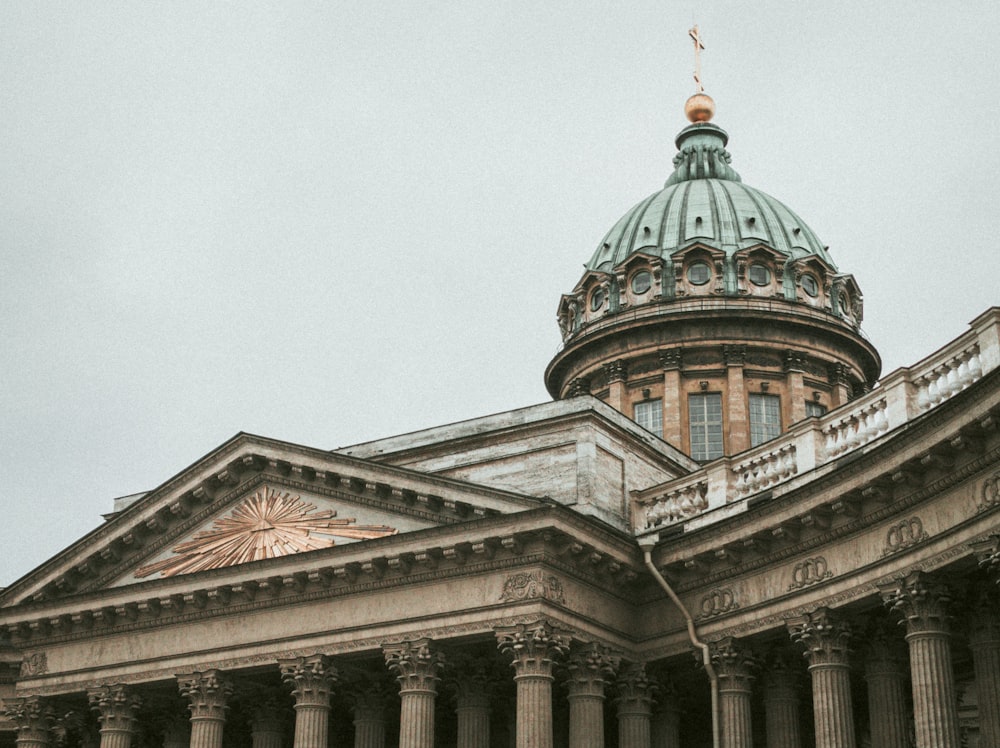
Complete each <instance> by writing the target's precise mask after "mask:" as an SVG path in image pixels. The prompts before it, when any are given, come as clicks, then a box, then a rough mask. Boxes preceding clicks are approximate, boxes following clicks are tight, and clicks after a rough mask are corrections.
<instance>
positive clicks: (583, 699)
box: [566, 644, 615, 748]
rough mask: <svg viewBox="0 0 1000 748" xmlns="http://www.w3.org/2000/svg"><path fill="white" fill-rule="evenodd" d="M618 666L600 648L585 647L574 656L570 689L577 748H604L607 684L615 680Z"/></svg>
mask: <svg viewBox="0 0 1000 748" xmlns="http://www.w3.org/2000/svg"><path fill="white" fill-rule="evenodd" d="M614 666H615V663H614V662H613V660H612V658H611V657H610V655H609V654H608V652H607V650H606V649H605V648H604V647H602V646H600V645H599V644H584V645H581V646H580V647H579V648H577V649H575V650H574V651H573V652H572V653H571V655H570V658H569V662H568V663H567V670H568V671H569V678H568V680H567V681H566V686H567V689H568V690H569V695H568V697H567V699H568V701H569V744H570V745H571V746H573V748H604V684H605V683H607V682H608V680H609V679H610V678H611V677H613V675H614Z"/></svg>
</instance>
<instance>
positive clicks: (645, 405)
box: [634, 399, 663, 439]
mask: <svg viewBox="0 0 1000 748" xmlns="http://www.w3.org/2000/svg"><path fill="white" fill-rule="evenodd" d="M634 420H635V422H636V423H638V424H639V425H640V426H642V427H643V428H644V429H646V431H649V432H650V433H652V434H656V435H657V436H659V437H660V438H661V439H662V438H663V401H662V400H659V399H657V400H644V401H643V402H641V403H636V404H635V419H634Z"/></svg>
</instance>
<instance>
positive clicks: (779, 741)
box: [764, 671, 802, 748]
mask: <svg viewBox="0 0 1000 748" xmlns="http://www.w3.org/2000/svg"><path fill="white" fill-rule="evenodd" d="M764 726H765V732H766V734H767V748H802V731H801V729H800V726H799V694H798V689H797V687H796V682H795V677H794V675H793V674H792V673H791V672H788V671H779V672H777V673H775V672H769V673H768V682H767V686H766V688H765V689H764Z"/></svg>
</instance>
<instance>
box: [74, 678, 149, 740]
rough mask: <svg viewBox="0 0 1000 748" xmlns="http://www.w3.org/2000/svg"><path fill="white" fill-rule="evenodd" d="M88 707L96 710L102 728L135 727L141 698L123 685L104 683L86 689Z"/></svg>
mask: <svg viewBox="0 0 1000 748" xmlns="http://www.w3.org/2000/svg"><path fill="white" fill-rule="evenodd" d="M87 700H88V701H89V702H90V708H91V709H93V710H94V711H95V712H97V720H98V721H99V722H100V723H101V729H103V730H123V731H128V732H131V731H132V730H133V729H135V723H136V715H137V713H138V711H139V707H140V706H142V700H141V699H140V698H139V696H138V695H137V694H135V693H133V692H132V691H131V690H130V689H129V688H127V687H126V686H124V685H121V684H116V685H106V686H98V687H97V688H91V689H90V690H88V691H87Z"/></svg>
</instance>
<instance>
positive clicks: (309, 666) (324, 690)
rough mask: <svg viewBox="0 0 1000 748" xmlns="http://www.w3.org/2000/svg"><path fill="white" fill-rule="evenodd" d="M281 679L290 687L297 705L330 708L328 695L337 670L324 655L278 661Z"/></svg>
mask: <svg viewBox="0 0 1000 748" xmlns="http://www.w3.org/2000/svg"><path fill="white" fill-rule="evenodd" d="M278 666H279V667H280V668H281V679H282V680H283V681H284V682H285V683H286V684H288V685H289V686H291V687H292V696H294V697H295V703H296V704H297V705H302V704H308V705H312V706H330V694H331V693H332V692H333V686H334V684H335V683H336V682H337V668H335V667H334V666H333V665H332V664H330V658H329V657H327V656H326V655H320V654H317V655H310V656H309V657H295V658H293V659H290V660H280V661H279V662H278Z"/></svg>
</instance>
